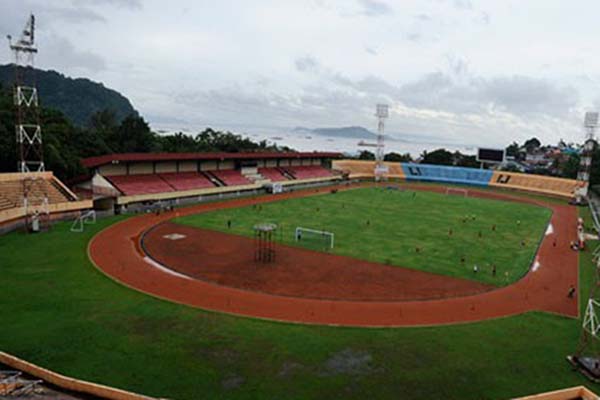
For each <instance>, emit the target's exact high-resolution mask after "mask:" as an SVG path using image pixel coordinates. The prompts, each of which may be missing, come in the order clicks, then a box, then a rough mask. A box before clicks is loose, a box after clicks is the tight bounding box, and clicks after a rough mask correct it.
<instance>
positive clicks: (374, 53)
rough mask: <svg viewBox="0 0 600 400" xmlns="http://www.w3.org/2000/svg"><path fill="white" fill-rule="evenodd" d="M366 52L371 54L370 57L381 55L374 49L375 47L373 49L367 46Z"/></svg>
mask: <svg viewBox="0 0 600 400" xmlns="http://www.w3.org/2000/svg"><path fill="white" fill-rule="evenodd" d="M365 51H366V52H367V53H369V54H370V55H372V56H376V55H377V54H379V52H378V51H377V49H376V48H374V47H371V46H365Z"/></svg>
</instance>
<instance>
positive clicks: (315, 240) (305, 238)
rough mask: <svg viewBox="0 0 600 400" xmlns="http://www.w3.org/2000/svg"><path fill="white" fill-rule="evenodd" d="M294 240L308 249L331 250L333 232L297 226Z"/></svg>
mask: <svg viewBox="0 0 600 400" xmlns="http://www.w3.org/2000/svg"><path fill="white" fill-rule="evenodd" d="M294 238H295V240H296V242H300V243H302V244H303V245H308V247H314V248H323V249H333V243H334V238H335V235H334V234H333V232H327V231H322V230H318V229H310V228H304V227H301V226H299V227H297V228H296V230H295V232H294Z"/></svg>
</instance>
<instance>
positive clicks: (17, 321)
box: [0, 15, 600, 400]
mask: <svg viewBox="0 0 600 400" xmlns="http://www.w3.org/2000/svg"><path fill="white" fill-rule="evenodd" d="M34 27H35V19H34V17H33V15H32V16H30V18H29V19H28V22H27V25H26V26H25V29H24V31H23V33H22V36H21V37H20V38H19V39H16V40H13V39H12V37H9V45H10V49H11V51H13V52H14V53H15V55H16V58H15V59H16V64H15V65H16V68H15V78H14V82H13V85H12V90H11V94H10V95H6V94H3V93H4V92H1V91H0V94H2V95H3V97H0V115H3V116H5V115H8V113H7V112H5V108H6V107H5V108H1V107H4V106H5V105H6V104H7V102H6V101H5V99H6V98H7V97H8V98H10V99H9V101H8V102H9V103H11V104H10V107H13V108H14V111H15V112H14V117H11V118H13V119H14V128H15V133H16V135H15V136H16V141H15V140H13V136H12V134H13V133H12V131H11V132H10V140H11V145H13V146H14V147H15V148H16V150H17V151H16V153H17V156H16V157H17V158H16V159H15V161H16V164H17V168H16V170H11V171H10V172H3V173H0V274H1V275H0V276H1V278H2V279H1V280H0V304H1V305H2V306H1V307H0V321H1V323H2V328H3V329H1V330H0V397H2V398H5V397H6V398H15V399H30V398H40V399H59V400H78V399H79V400H84V399H114V400H152V399H205V398H206V399H216V398H227V399H229V398H231V399H257V398H258V399H263V398H277V399H279V398H285V399H307V398H318V399H321V398H348V399H364V398H377V399H379V398H381V399H387V398H390V399H391V398H394V399H397V398H402V399H404V398H436V399H437V398H456V399H459V398H460V399H464V398H478V399H479V398H482V399H509V398H514V399H529V400H532V399H536V400H550V399H551V400H562V399H565V400H566V399H586V400H591V399H596V398H598V397H597V395H596V394H595V393H599V392H600V386H598V384H599V383H600V347H599V346H598V343H599V342H598V340H599V339H600V337H599V335H600V323H599V320H598V314H597V313H598V311H599V307H600V297H599V296H600V292H598V287H599V285H600V281H599V277H600V274H598V271H599V266H600V257H599V252H600V250H599V249H600V247H599V246H598V233H599V232H600V220H599V218H598V214H597V204H598V200H597V197H596V195H595V194H594V192H593V191H592V190H591V189H592V188H591V182H592V179H591V178H590V175H591V173H592V169H593V168H592V162H593V160H592V157H593V155H594V154H595V153H594V148H595V136H594V131H595V129H596V128H597V126H598V118H599V116H598V113H597V112H587V113H586V114H585V120H584V128H585V129H586V131H587V132H588V135H587V136H586V141H585V143H584V144H583V145H581V146H572V147H577V148H576V149H574V148H569V149H568V150H569V151H571V152H573V153H576V155H577V161H578V163H577V165H575V173H574V174H571V175H572V176H576V179H570V178H565V177H558V176H548V175H540V174H536V173H524V172H513V171H512V170H509V168H504V167H505V166H506V165H505V164H506V163H505V161H506V154H505V149H493V148H487V147H481V148H478V149H477V155H476V156H469V157H471V158H473V160H474V161H475V163H476V164H478V165H479V168H475V167H467V166H460V165H457V163H450V164H453V165H444V163H437V164H436V163H429V162H426V161H425V159H424V157H423V158H422V159H416V160H411V161H406V162H404V161H390V160H389V159H386V152H385V151H386V150H385V143H386V135H385V134H384V123H385V121H386V120H387V118H388V117H390V116H391V114H392V113H391V112H389V111H390V109H389V108H388V105H387V104H382V103H380V104H376V106H375V111H376V113H375V117H376V118H377V127H378V132H377V135H376V140H377V143H369V142H364V141H361V142H359V143H358V146H366V147H372V148H374V149H375V154H373V157H372V158H373V159H369V160H364V159H360V157H359V156H353V155H351V154H348V153H342V152H338V151H330V149H328V148H325V147H324V148H323V149H322V150H320V151H294V150H292V149H288V148H283V147H278V146H277V145H268V144H267V143H266V142H263V143H254V142H252V141H251V140H249V139H247V138H241V137H240V136H236V135H233V134H231V133H227V134H222V133H215V132H212V136H211V135H209V134H207V135H206V136H207V137H208V139H206V137H205V138H204V139H202V138H200V139H198V138H194V139H190V138H185V137H184V136H185V135H183V133H181V132H180V133H179V134H178V135H177V134H176V135H171V136H169V135H166V136H168V139H173V140H175V139H177V138H179V139H181V140H191V141H193V142H194V145H198V143H200V144H203V145H204V144H206V143H207V142H209V144H211V145H214V143H212V142H211V140H212V141H213V142H215V141H217V140H216V139H219V138H221V139H222V138H225V139H227V140H228V141H229V140H231V142H227V143H226V144H222V143H221V145H220V146H213V147H208V148H209V149H213V148H214V147H217V148H219V149H221V148H225V149H231V148H233V150H227V151H213V150H206V151H199V150H198V148H199V147H200V146H197V147H193V148H194V149H196V150H195V151H175V150H173V151H167V150H164V149H165V148H168V147H167V146H166V145H165V143H166V142H167V140H164V138H163V137H159V136H158V135H155V134H154V133H153V132H151V131H150V128H149V127H148V126H147V124H146V123H145V122H144V121H143V118H141V117H139V116H130V117H126V118H124V119H123V121H124V122H121V125H114V126H110V124H106V125H108V126H109V128H110V129H109V128H107V129H106V132H108V133H106V132H104V133H106V135H104V137H103V136H102V135H103V133H102V130H101V129H98V126H95V127H93V128H90V130H86V129H87V128H84V127H77V128H75V127H72V126H70V125H68V124H64V125H61V124H60V121H61V116H60V115H59V114H58V113H54V111H52V110H47V109H44V110H42V109H41V107H40V106H39V103H38V94H37V87H36V86H35V85H34V83H35V81H31V80H28V79H26V77H25V75H26V74H27V73H30V72H32V71H33V54H35V53H36V52H37V47H36V46H35V42H34ZM20 57H21V58H20ZM28 57H30V58H29V59H28ZM28 60H29V61H28ZM19 62H21V63H23V65H19ZM302 65H304V64H302ZM304 67H306V65H304ZM304 67H303V68H304ZM20 68H21V69H20ZM0 89H2V88H1V87H0ZM98 115H99V116H98ZM103 115H104V114H102V112H101V113H100V114H94V118H96V117H98V118H97V119H101V118H100V117H102V116H103ZM104 116H106V115H104ZM94 118H93V120H94ZM12 121H13V120H11V122H12ZM48 121H49V122H48ZM95 121H96V122H98V121H97V120H95ZM0 122H2V121H0ZM100 122H102V121H100ZM43 123H45V124H46V125H44V126H48V132H50V135H49V137H50V138H51V139H52V140H51V143H50V145H47V144H46V142H43V141H42V125H43ZM99 125H100V128H102V127H104V126H105V125H102V124H99ZM61 126H62V129H63V130H64V132H63V130H61V128H60V127H61ZM0 128H2V129H4V125H0ZM11 129H12V128H11ZM57 131H58V132H59V133H60V134H57V133H56V132H57ZM6 132H7V130H6V129H4V130H0V133H1V134H4V133H6ZM44 132H46V131H44ZM65 132H66V133H65ZM86 132H87V133H90V132H91V134H90V135H91V136H87V137H86V136H85V134H86ZM139 132H142V134H141V135H139V136H135V135H136V134H138V133H139ZM68 133H72V134H73V135H72V136H69V135H68ZM77 135H79V136H77ZM119 135H121V136H119ZM8 136H9V135H4V136H1V137H0V139H3V140H4V138H5V137H8ZM200 136H201V135H198V137H200ZM82 137H83V139H82ZM115 137H116V138H117V139H115ZM182 138H183V139H182ZM215 138H216V139H215ZM105 139H106V141H104V140H105ZM61 140H63V141H65V142H77V143H79V144H80V145H81V143H83V144H82V145H81V146H82V147H84V148H85V149H86V150H87V151H89V156H85V157H83V156H82V157H78V155H77V154H76V152H69V151H65V152H64V154H62V153H61V152H60V151H59V150H58V149H61V147H60V144H61ZM110 140H113V142H117V143H119V142H124V141H130V142H131V143H134V145H135V146H133V145H132V147H135V148H142V149H144V150H146V151H141V150H140V151H137V150H136V151H104V149H105V148H109V146H108V145H107V143H109V141H110ZM152 140H153V141H155V142H153V144H156V143H159V142H160V143H162V145H163V147H160V148H161V149H162V150H161V151H153V149H154V148H158V147H156V146H155V147H153V146H150V145H149V143H148V142H150V141H152ZM162 140H164V142H165V143H163V142H161V141H162ZM202 140H204V142H202ZM536 140H537V139H536ZM136 141H137V142H138V143H135V142H136ZM231 143H233V145H232V144H231ZM3 144H4V141H0V145H3ZM167 144H168V143H167ZM179 144H181V143H179ZM136 146H137V147H136ZM175 147H176V150H180V149H181V147H177V146H175ZM537 147H539V146H537ZM73 148H75V147H73ZM48 154H49V155H50V157H46V158H45V156H46V155H48ZM86 154H87V153H86ZM534 155H535V154H534ZM6 158H7V159H8V156H6ZM46 160H51V161H48V162H46ZM52 160H53V161H54V164H51V162H52ZM56 160H60V162H56ZM73 160H75V161H76V162H75V163H73ZM569 160H571V159H570V158H569ZM0 161H2V165H4V164H7V163H5V162H4V161H5V160H4V159H2V160H0ZM47 165H54V166H56V167H57V168H59V170H55V169H51V168H46V166H47ZM67 165H68V167H67ZM11 168H12V167H11ZM533 172H535V171H533ZM555 175H558V174H555ZM562 176H566V175H564V174H563V175H562ZM61 177H68V179H62V178H61Z"/></svg>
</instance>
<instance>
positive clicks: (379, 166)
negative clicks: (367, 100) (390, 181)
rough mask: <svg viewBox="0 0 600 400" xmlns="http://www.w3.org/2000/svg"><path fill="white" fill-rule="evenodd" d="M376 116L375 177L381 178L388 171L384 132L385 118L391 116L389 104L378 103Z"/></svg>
mask: <svg viewBox="0 0 600 400" xmlns="http://www.w3.org/2000/svg"><path fill="white" fill-rule="evenodd" d="M375 116H376V117H377V150H376V153H375V179H376V180H380V179H381V176H382V175H383V174H385V173H386V172H387V168H386V167H385V164H384V163H383V158H384V156H385V136H384V134H383V132H384V128H385V120H386V119H387V118H388V117H389V106H388V105H387V104H377V106H376V108H375Z"/></svg>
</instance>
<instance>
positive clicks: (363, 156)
mask: <svg viewBox="0 0 600 400" xmlns="http://www.w3.org/2000/svg"><path fill="white" fill-rule="evenodd" d="M358 159H359V160H374V159H375V154H373V153H372V152H370V151H368V150H362V151H361V152H360V154H359V155H358Z"/></svg>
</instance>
